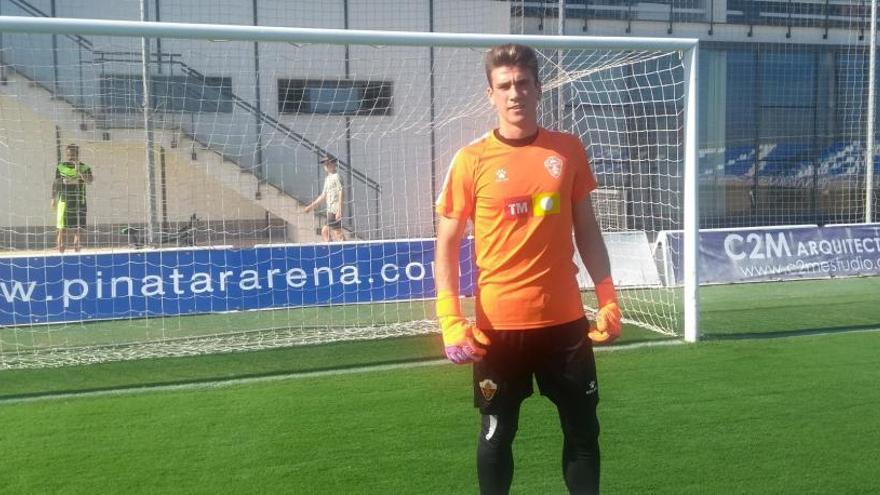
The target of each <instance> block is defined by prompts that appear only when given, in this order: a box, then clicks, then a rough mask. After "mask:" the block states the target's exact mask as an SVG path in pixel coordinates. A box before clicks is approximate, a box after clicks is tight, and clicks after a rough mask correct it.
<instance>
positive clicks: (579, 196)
mask: <svg viewBox="0 0 880 495" xmlns="http://www.w3.org/2000/svg"><path fill="white" fill-rule="evenodd" d="M572 141H573V143H572V147H573V150H572V157H573V158H574V160H573V165H574V185H573V187H572V191H571V201H572V203H580V202H581V201H583V199H584V198H586V197H587V195H589V194H590V192H592V191H593V190H594V189H596V187H597V186H598V184H597V183H596V177H595V176H594V175H593V170H592V169H591V168H590V160H589V158H587V151H586V150H585V149H584V146H583V144H582V143H581V141H580V139H578V138H576V137H574V136H572Z"/></svg>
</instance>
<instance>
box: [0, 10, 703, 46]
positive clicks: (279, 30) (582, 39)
mask: <svg viewBox="0 0 880 495" xmlns="http://www.w3.org/2000/svg"><path fill="white" fill-rule="evenodd" d="M0 31H3V32H14V33H40V34H81V35H85V34H90V35H98V36H121V37H129V38H132V37H135V38H140V37H146V38H179V39H201V40H210V41H274V42H287V43H325V44H335V45H383V46H384V45H388V46H443V47H457V48H489V47H492V46H496V45H501V44H505V43H522V44H527V45H529V46H531V47H533V48H560V49H569V48H570V49H574V48H585V47H589V48H595V49H603V50H616V49H629V50H670V51H672V50H690V49H693V48H696V46H697V42H698V40H697V39H696V38H647V37H631V38H630V37H627V38H619V37H609V36H531V35H512V34H511V35H508V34H469V33H439V32H432V33H423V32H414V31H371V30H357V29H316V28H294V27H270V26H238V25H229V24H195V23H178V22H141V21H115V20H98V19H71V18H46V17H42V18H31V17H15V16H0Z"/></svg>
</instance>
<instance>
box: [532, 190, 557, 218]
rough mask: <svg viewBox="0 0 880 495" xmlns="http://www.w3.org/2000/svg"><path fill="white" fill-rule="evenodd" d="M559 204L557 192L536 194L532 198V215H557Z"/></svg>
mask: <svg viewBox="0 0 880 495" xmlns="http://www.w3.org/2000/svg"><path fill="white" fill-rule="evenodd" d="M561 203H562V201H561V199H560V197H559V193H558V192H546V193H538V194H536V195H534V196H533V197H532V214H533V215H535V216H536V217H543V216H545V215H555V214H558V213H559V212H560V211H561V209H562V208H561V207H562V204H561Z"/></svg>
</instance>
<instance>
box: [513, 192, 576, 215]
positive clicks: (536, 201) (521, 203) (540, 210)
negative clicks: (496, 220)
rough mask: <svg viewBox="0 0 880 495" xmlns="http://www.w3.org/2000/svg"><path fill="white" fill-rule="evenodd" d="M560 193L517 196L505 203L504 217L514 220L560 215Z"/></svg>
mask: <svg viewBox="0 0 880 495" xmlns="http://www.w3.org/2000/svg"><path fill="white" fill-rule="evenodd" d="M561 203H562V201H561V200H560V197H559V193H558V192H545V193H538V194H535V195H533V196H517V197H515V198H507V199H506V200H505V201H504V217H505V218H508V219H511V220H514V219H518V218H527V217H530V216H535V217H543V216H546V215H555V214H558V213H559V212H560V211H561V210H562V208H561V206H562V204H561Z"/></svg>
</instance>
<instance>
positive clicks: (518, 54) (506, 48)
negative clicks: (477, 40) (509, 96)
mask: <svg viewBox="0 0 880 495" xmlns="http://www.w3.org/2000/svg"><path fill="white" fill-rule="evenodd" d="M485 63H486V80H488V81H489V86H492V71H493V70H494V69H497V68H498V67H521V68H524V69H527V70H528V71H529V72H531V73H532V77H534V78H535V84H540V83H541V81H539V80H538V54H537V53H535V50H534V49H532V48H531V47H528V46H525V45H517V44H513V43H510V44H507V45H499V46H496V47H493V48H492V49H490V50H489V51H488V52H486V60H485Z"/></svg>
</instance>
